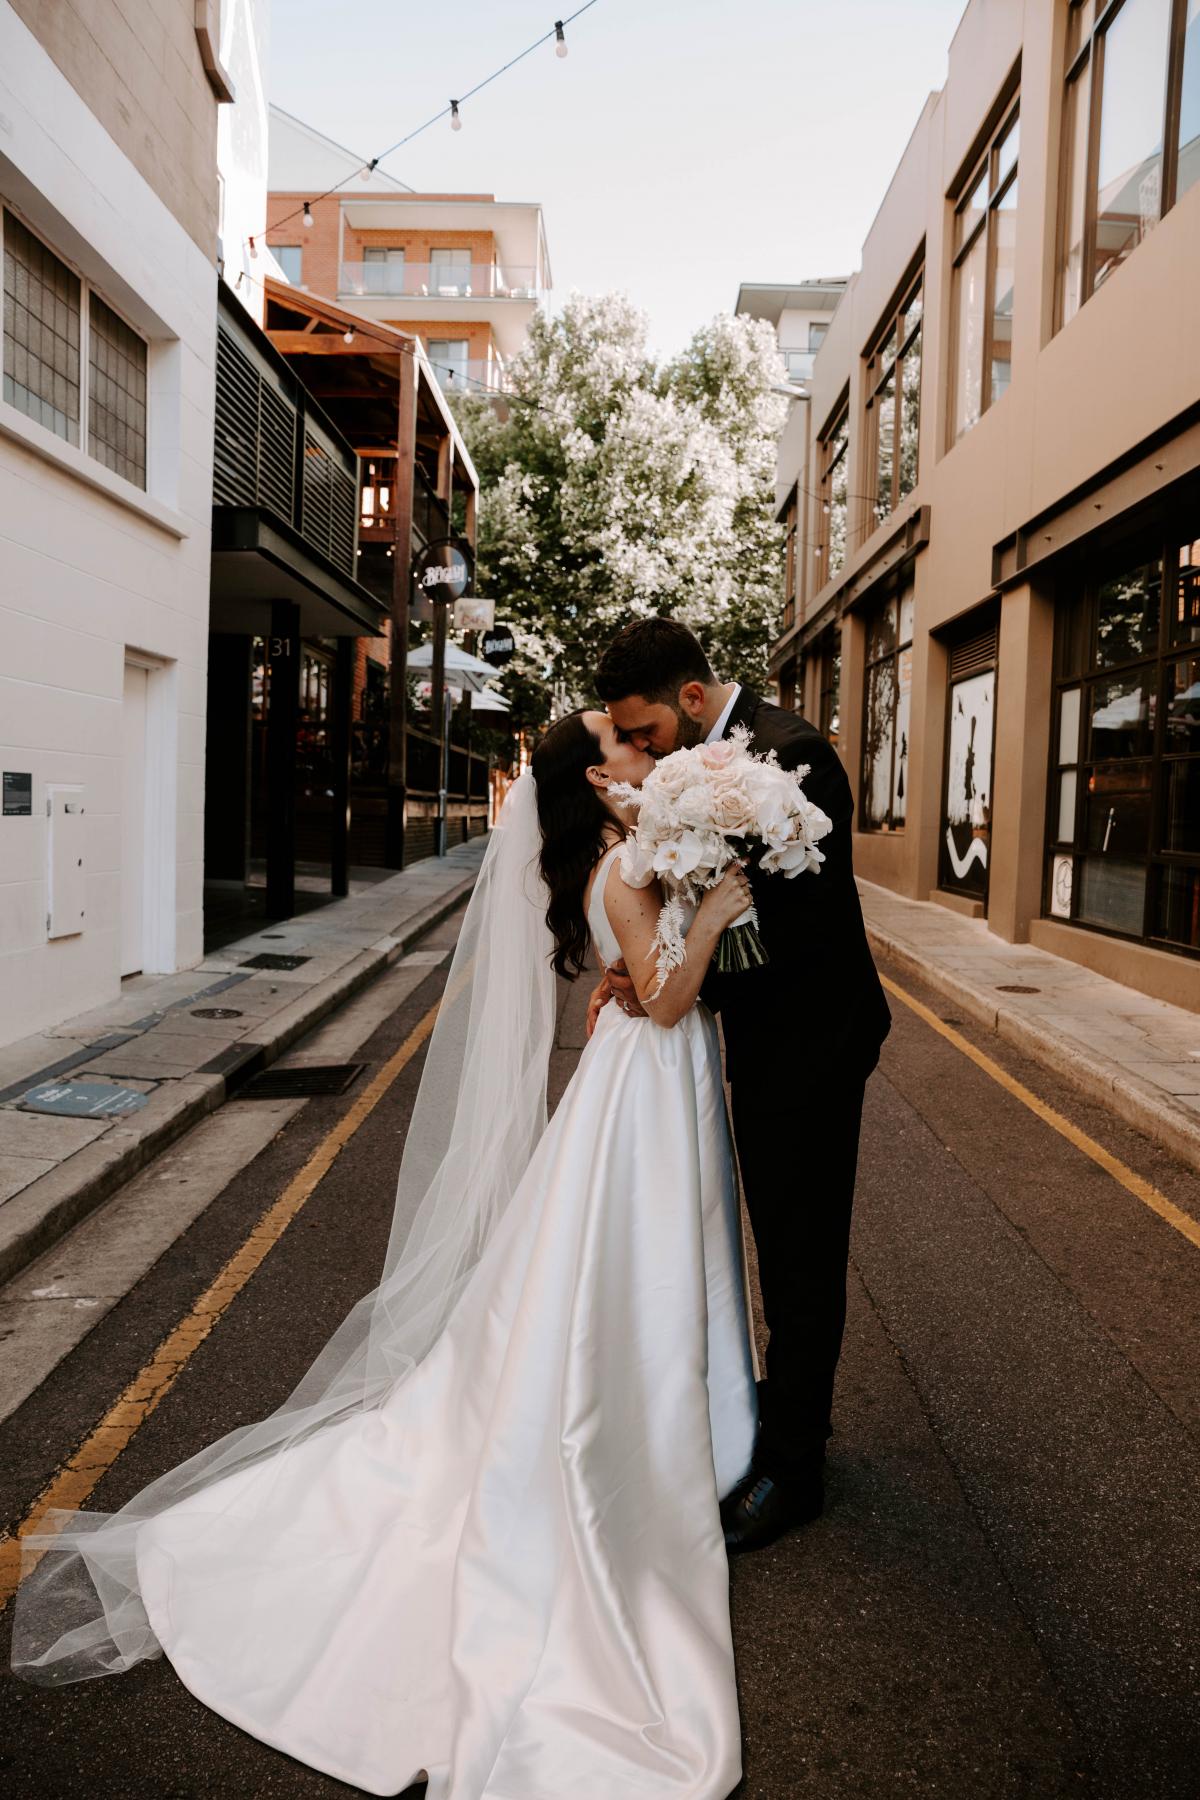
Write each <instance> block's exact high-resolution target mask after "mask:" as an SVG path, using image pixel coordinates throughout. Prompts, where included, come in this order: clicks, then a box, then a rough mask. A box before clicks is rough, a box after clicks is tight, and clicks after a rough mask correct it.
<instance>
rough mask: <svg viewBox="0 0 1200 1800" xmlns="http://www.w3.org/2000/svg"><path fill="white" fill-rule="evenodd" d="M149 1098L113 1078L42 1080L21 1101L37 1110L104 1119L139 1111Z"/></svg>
mask: <svg viewBox="0 0 1200 1800" xmlns="http://www.w3.org/2000/svg"><path fill="white" fill-rule="evenodd" d="M149 1098H150V1096H149V1094H141V1093H139V1092H138V1091H137V1089H136V1088H126V1087H116V1086H115V1085H114V1084H113V1083H112V1082H111V1081H43V1082H42V1084H41V1086H40V1087H32V1088H30V1090H29V1092H28V1093H27V1094H26V1095H25V1096H24V1098H23V1100H22V1102H21V1104H22V1105H23V1106H28V1107H32V1109H33V1111H34V1112H47V1113H65V1114H66V1115H67V1117H68V1118H72V1119H102V1118H108V1117H110V1116H111V1115H112V1114H113V1113H131V1112H138V1111H140V1109H141V1108H142V1107H143V1106H145V1104H146V1102H147V1100H149Z"/></svg>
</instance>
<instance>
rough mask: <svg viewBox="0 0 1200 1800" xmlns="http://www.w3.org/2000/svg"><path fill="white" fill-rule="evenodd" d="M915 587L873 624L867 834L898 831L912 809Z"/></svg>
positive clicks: (866, 710)
mask: <svg viewBox="0 0 1200 1800" xmlns="http://www.w3.org/2000/svg"><path fill="white" fill-rule="evenodd" d="M912 635H913V594H912V586H911V583H909V584H906V585H905V586H903V587H902V588H901V590H900V592H899V593H898V594H895V595H893V596H892V597H891V598H890V599H887V600H885V601H883V602H882V604H881V605H880V606H878V607H877V608H876V609H875V611H874V612H873V613H872V614H871V615H870V617H869V618H868V621H867V666H866V678H865V680H866V694H865V702H864V706H863V717H864V720H865V731H864V735H863V770H862V806H861V809H860V810H861V815H862V829H863V830H864V831H898V830H900V828H901V827H902V826H903V824H904V819H905V814H906V812H907V810H908V717H909V705H910V701H911V697H912Z"/></svg>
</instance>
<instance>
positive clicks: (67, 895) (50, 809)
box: [46, 783, 84, 938]
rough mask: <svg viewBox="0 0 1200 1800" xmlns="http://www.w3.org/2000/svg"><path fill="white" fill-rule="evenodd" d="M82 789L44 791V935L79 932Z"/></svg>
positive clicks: (56, 787)
mask: <svg viewBox="0 0 1200 1800" xmlns="http://www.w3.org/2000/svg"><path fill="white" fill-rule="evenodd" d="M83 894H84V883H83V789H82V788H81V787H67V786H65V785H62V784H59V783H53V784H48V785H47V788H46V936H47V937H48V938H61V937H73V936H75V935H76V933H78V932H80V931H82V930H83Z"/></svg>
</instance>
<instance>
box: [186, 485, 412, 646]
mask: <svg viewBox="0 0 1200 1800" xmlns="http://www.w3.org/2000/svg"><path fill="white" fill-rule="evenodd" d="M273 600H292V601H294V602H295V603H296V604H297V605H298V606H299V608H300V632H301V635H302V636H305V637H378V636H379V635H380V634H381V633H382V631H383V621H384V620H385V619H386V617H387V608H386V607H385V606H383V605H382V604H381V603H380V602H379V601H378V600H376V598H375V596H374V595H373V594H371V593H369V592H368V590H367V589H366V588H365V587H362V586H360V584H359V583H358V582H357V581H352V580H351V579H350V577H349V576H347V575H342V574H340V573H339V571H338V570H336V569H335V568H333V567H332V565H331V564H330V563H328V562H326V561H325V559H324V558H323V557H321V556H319V555H318V554H316V553H315V552H314V551H313V550H311V549H310V548H309V546H308V545H307V544H306V543H305V542H304V540H303V539H302V538H301V537H300V536H299V535H298V533H296V532H294V531H292V530H291V529H290V527H288V526H286V525H284V524H283V522H282V521H281V520H279V519H276V518H275V517H274V516H273V515H272V514H269V513H266V512H263V511H261V510H260V509H259V508H257V507H253V506H217V507H214V508H213V535H212V592H211V599H210V605H209V628H210V630H212V631H221V632H226V631H228V632H233V631H237V632H245V633H247V634H248V635H257V636H265V635H266V634H267V633H268V632H269V631H270V629H271V602H272V601H273Z"/></svg>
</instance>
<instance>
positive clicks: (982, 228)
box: [947, 86, 1021, 449]
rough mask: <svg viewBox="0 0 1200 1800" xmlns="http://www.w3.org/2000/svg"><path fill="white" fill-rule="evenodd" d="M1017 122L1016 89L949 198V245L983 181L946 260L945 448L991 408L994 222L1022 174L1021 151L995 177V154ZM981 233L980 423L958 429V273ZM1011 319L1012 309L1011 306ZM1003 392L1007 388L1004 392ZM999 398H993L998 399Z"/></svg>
mask: <svg viewBox="0 0 1200 1800" xmlns="http://www.w3.org/2000/svg"><path fill="white" fill-rule="evenodd" d="M1020 120H1021V90H1020V87H1019V86H1018V87H1016V88H1015V89H1014V90H1013V92H1012V94H1011V95H1010V96H1009V98H1008V99H1007V100H1006V101H1005V103H1004V110H1003V112H1002V113H1001V116H1000V119H999V121H998V123H997V124H996V125H995V127H994V128H993V129H992V130H991V131H990V132H989V133H988V138H987V143H986V145H985V146H984V148H983V149H982V150H981V151H980V153H979V155H978V156H977V157H976V158H975V159H974V161H973V162H972V164H971V167H970V170H969V172H968V174H967V176H966V178H965V179H964V180H963V182H962V184H961V185H960V187H959V189H958V192H957V193H956V194H955V196H954V211H953V214H952V217H951V224H950V243H951V246H953V245H954V242H955V239H956V238H957V236H958V221H959V219H960V218H961V216H962V214H963V213H964V212H965V211H966V209H967V207H968V206H969V205H970V202H971V200H972V198H973V196H974V194H975V191H976V189H977V188H978V186H979V184H980V182H981V181H983V180H984V179H985V177H986V180H987V189H988V191H987V202H986V204H985V206H984V208H983V211H982V212H981V213H980V215H979V220H978V222H977V223H976V225H975V226H974V227H973V229H972V231H971V233H970V235H969V236H966V237H964V238H963V241H962V243H961V244H960V245H959V247H958V249H957V250H953V253H952V255H951V259H950V336H951V345H950V380H949V384H948V393H947V401H948V405H949V414H950V416H949V422H948V448H949V449H953V448H954V446H955V444H957V443H959V442H960V441H961V439H963V438H964V437H966V435H967V433H968V432H969V431H971V430H973V429H974V427H975V426H976V425H978V423H979V419H982V418H983V415H984V414H985V413H986V412H988V411H989V410H990V409H991V407H992V405H993V403H994V398H993V394H992V354H993V351H994V349H995V324H996V259H997V239H998V236H999V230H998V226H997V224H996V219H997V217H998V215H999V212H1000V210H1001V208H1002V207H1003V204H1004V201H1005V200H1006V199H1007V197H1008V194H1009V190H1010V189H1011V188H1012V187H1014V186H1015V185H1016V182H1017V180H1018V179H1019V177H1020V173H1021V151H1020V146H1019V145H1018V147H1017V154H1016V155H1015V156H1014V157H1013V160H1012V164H1011V166H1010V167H1009V168H1008V169H1006V170H1005V172H1004V174H1003V175H1001V174H1000V172H999V171H1000V153H1001V151H1002V149H1003V147H1004V145H1005V143H1006V141H1007V139H1008V137H1009V134H1010V133H1011V132H1012V131H1013V130H1014V129H1018V128H1019V126H1020ZM984 233H986V243H985V246H984V278H983V344H982V347H981V350H980V362H981V367H980V373H979V418H977V419H972V420H971V423H970V424H969V425H962V426H961V427H960V425H959V423H958V419H957V416H956V414H957V405H958V375H959V357H960V356H961V354H962V342H961V326H960V322H961V317H962V307H961V303H960V288H961V282H962V269H963V265H964V264H965V263H966V261H967V259H968V257H969V256H970V255H971V253H972V251H973V250H974V249H975V247H976V245H977V244H978V243H979V240H980V238H981V236H983V235H984ZM1014 317H1015V305H1014ZM1005 392H1007V389H1006V390H1005ZM1002 397H1003V396H996V398H1002Z"/></svg>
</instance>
